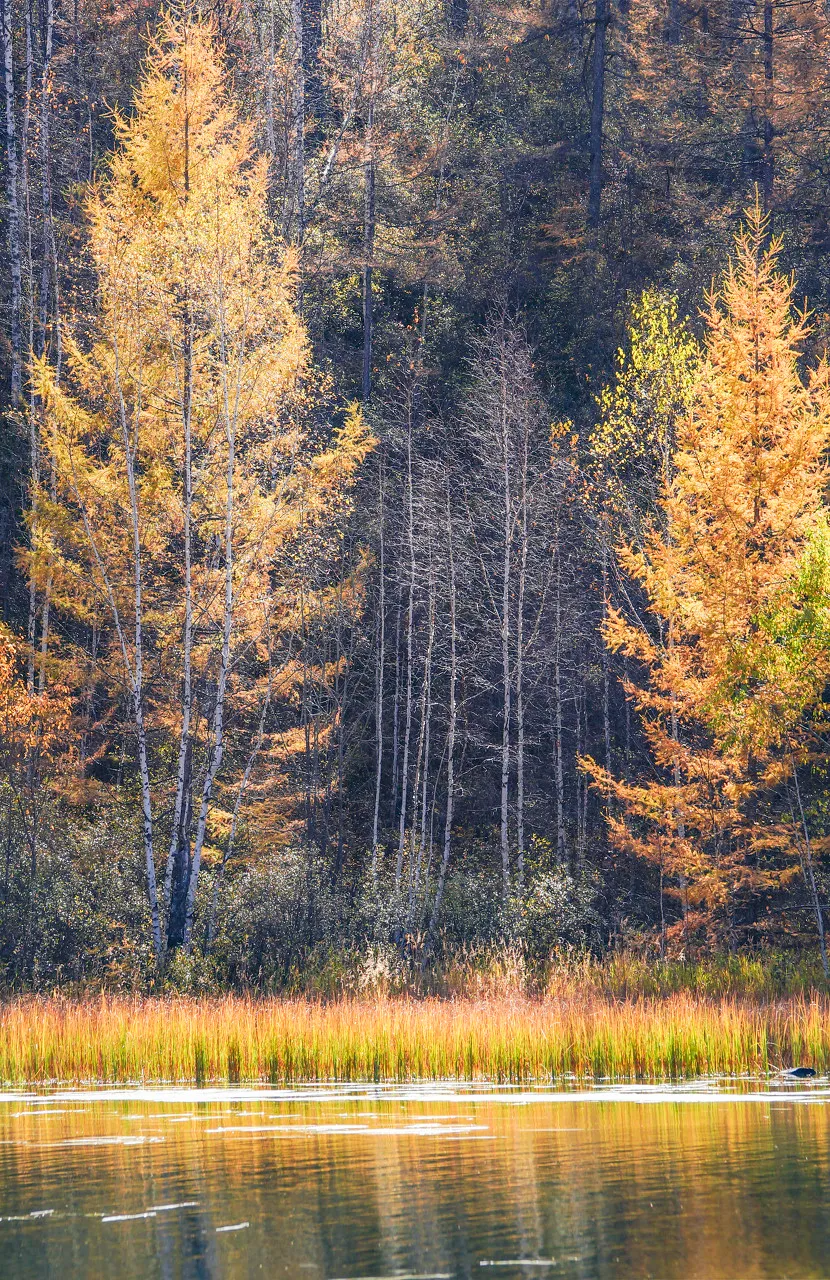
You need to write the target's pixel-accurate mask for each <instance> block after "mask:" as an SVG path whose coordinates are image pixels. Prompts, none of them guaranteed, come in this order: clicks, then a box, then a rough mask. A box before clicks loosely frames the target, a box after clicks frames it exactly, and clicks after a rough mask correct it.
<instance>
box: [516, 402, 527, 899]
mask: <svg viewBox="0 0 830 1280" xmlns="http://www.w3.org/2000/svg"><path fill="white" fill-rule="evenodd" d="M527 430H528V429H527V424H525V427H524V438H523V442H522V447H523V452H522V474H521V525H520V528H521V538H522V545H521V549H520V552H519V592H518V601H517V605H516V867H517V872H518V881H519V891H520V892H521V890H522V889H523V888H524V879H525V690H524V658H525V654H524V646H525V637H524V611H525V589H526V585H527V551H528V517H527V483H528V467H529V463H530V459H529V456H528V435H527Z"/></svg>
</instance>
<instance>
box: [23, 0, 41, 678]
mask: <svg viewBox="0 0 830 1280" xmlns="http://www.w3.org/2000/svg"><path fill="white" fill-rule="evenodd" d="M23 14H24V21H25V28H26V102H25V109H24V112H23V128H22V132H21V139H20V156H21V174H22V182H23V216H24V219H25V226H26V295H27V297H26V313H27V335H26V336H27V342H26V348H27V350H28V351H33V350H34V346H35V269H34V250H33V247H32V200H31V182H30V180H29V129H30V124H31V116H32V86H33V81H34V39H33V33H32V0H26V3H25V4H24V6H23ZM28 425H29V521H30V526H29V543H30V547H31V548H32V550H34V547H35V544H36V542H37V532H36V520H37V501H38V489H39V487H40V439H39V431H38V407H37V404H36V398H35V393H34V388H33V387H32V388H30V392H29V415H28ZM28 591H29V616H28V622H27V627H26V638H27V654H28V659H27V688H28V689H29V691H30V692H33V691H34V687H35V635H36V632H37V604H38V601H37V587H36V584H35V575H34V569H33V568H32V569H31V570H30V571H29V583H28Z"/></svg>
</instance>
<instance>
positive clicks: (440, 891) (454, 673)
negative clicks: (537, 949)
mask: <svg viewBox="0 0 830 1280" xmlns="http://www.w3.org/2000/svg"><path fill="white" fill-rule="evenodd" d="M447 556H448V559H449V571H450V690H449V715H448V724H447V807H446V812H445V816H444V849H443V853H442V856H441V869H440V871H439V873H438V884H437V886H436V889H435V901H434V902H433V904H432V918H431V919H430V922H429V932H430V934H431V935H434V933H435V927H436V924H437V921H438V914H439V912H440V910H441V901H442V899H443V897H444V885H445V883H446V879H447V869H448V867H449V865H450V855H451V850H452V823H453V809H454V805H455V733H456V723H457V720H458V701H457V683H458V658H457V650H456V611H457V605H456V581H455V553H454V549H453V530H452V508H451V506H450V493H449V485H448V486H447Z"/></svg>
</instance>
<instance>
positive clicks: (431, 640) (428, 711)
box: [412, 557, 435, 901]
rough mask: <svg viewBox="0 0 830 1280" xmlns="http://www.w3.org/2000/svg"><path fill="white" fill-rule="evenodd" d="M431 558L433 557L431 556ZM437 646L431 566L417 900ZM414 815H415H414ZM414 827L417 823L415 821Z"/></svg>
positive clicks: (424, 827) (422, 854)
mask: <svg viewBox="0 0 830 1280" xmlns="http://www.w3.org/2000/svg"><path fill="white" fill-rule="evenodd" d="M430 558H431V557H430ZM434 646H435V578H434V575H433V573H432V570H431V567H430V578H429V632H428V636H427V652H426V660H425V663H424V667H425V670H424V698H423V725H424V758H423V780H422V783H421V821H420V830H419V833H418V862H417V865H416V868H415V899H416V901H417V897H418V893H419V892H420V888H421V873H422V870H423V865H424V845H425V844H426V839H427V792H428V787H429V764H430V760H429V753H430V730H431V726H432V655H433V649H434ZM413 816H414V815H413ZM412 825H413V828H414V826H415V823H414V821H413V824H412Z"/></svg>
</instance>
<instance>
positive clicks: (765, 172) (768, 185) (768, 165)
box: [761, 0, 775, 213]
mask: <svg viewBox="0 0 830 1280" xmlns="http://www.w3.org/2000/svg"><path fill="white" fill-rule="evenodd" d="M772 6H773V0H764V35H763V50H764V150H763V158H762V179H761V190H762V194H763V199H764V211H765V212H766V213H769V211H770V210H771V208H772V195H773V183H774V181H775V152H774V146H773V140H774V137H775V127H774V123H773V120H774V115H775V81H774V78H773V70H774V68H773V7H772Z"/></svg>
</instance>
